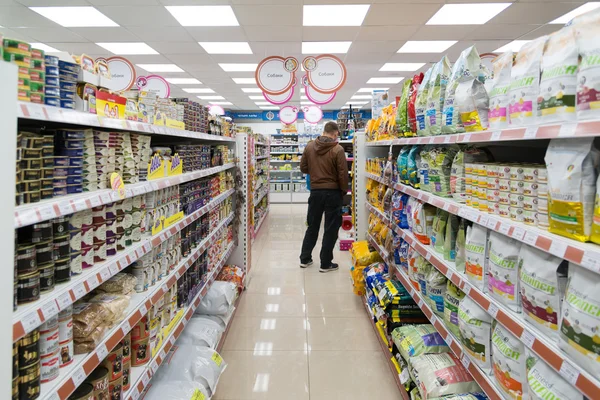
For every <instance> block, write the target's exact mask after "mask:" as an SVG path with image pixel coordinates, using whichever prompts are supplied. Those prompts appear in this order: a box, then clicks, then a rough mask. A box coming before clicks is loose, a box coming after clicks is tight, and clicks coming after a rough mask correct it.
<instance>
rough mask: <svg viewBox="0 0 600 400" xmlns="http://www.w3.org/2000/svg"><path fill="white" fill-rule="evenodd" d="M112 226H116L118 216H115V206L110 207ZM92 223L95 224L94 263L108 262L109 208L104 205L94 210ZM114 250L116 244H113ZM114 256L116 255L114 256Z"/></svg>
mask: <svg viewBox="0 0 600 400" xmlns="http://www.w3.org/2000/svg"><path fill="white" fill-rule="evenodd" d="M110 209H111V210H112V211H111V212H110V217H111V224H113V225H114V223H115V222H116V219H117V216H116V214H114V204H111V205H110ZM92 223H93V235H94V263H101V262H104V261H106V258H107V257H108V253H107V250H108V248H107V243H106V231H107V225H108V213H107V206H105V205H102V206H98V207H94V208H92ZM113 245H114V249H116V243H113ZM113 255H114V254H113Z"/></svg>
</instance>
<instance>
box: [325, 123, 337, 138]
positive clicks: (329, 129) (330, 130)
mask: <svg viewBox="0 0 600 400" xmlns="http://www.w3.org/2000/svg"><path fill="white" fill-rule="evenodd" d="M323 135H325V136H327V137H330V138H332V139H337V137H338V136H339V135H340V128H339V127H338V124H336V123H335V122H333V121H329V122H328V123H326V124H325V128H323Z"/></svg>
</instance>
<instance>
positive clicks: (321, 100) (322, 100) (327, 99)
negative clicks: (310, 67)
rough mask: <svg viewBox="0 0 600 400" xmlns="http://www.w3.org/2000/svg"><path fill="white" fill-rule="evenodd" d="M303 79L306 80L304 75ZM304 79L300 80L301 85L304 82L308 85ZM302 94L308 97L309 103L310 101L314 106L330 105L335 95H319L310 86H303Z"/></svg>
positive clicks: (334, 93)
mask: <svg viewBox="0 0 600 400" xmlns="http://www.w3.org/2000/svg"><path fill="white" fill-rule="evenodd" d="M304 78H306V75H304ZM304 78H302V83H304V82H307V83H308V81H307V80H306V79H304ZM304 93H305V94H306V97H308V99H309V100H310V101H312V102H313V103H315V104H319V105H323V104H327V103H331V102H332V101H333V99H335V95H336V94H337V93H336V92H333V93H327V94H325V93H319V92H317V91H316V90H315V89H313V87H312V86H310V85H308V84H305V86H304Z"/></svg>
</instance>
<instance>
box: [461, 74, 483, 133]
mask: <svg viewBox="0 0 600 400" xmlns="http://www.w3.org/2000/svg"><path fill="white" fill-rule="evenodd" d="M454 102H455V107H456V108H458V112H459V114H460V122H461V123H462V124H463V126H464V128H465V132H479V131H483V130H485V129H487V128H488V126H489V122H488V111H489V105H490V99H489V97H488V94H487V91H486V90H485V86H484V84H483V83H481V82H480V81H479V80H478V79H476V78H474V77H467V78H464V79H462V80H461V81H460V83H459V84H458V87H457V88H456V94H455V100H454Z"/></svg>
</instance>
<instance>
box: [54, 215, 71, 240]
mask: <svg viewBox="0 0 600 400" xmlns="http://www.w3.org/2000/svg"><path fill="white" fill-rule="evenodd" d="M52 231H53V233H54V238H58V237H63V236H66V235H68V234H69V217H58V218H54V219H53V220H52Z"/></svg>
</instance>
